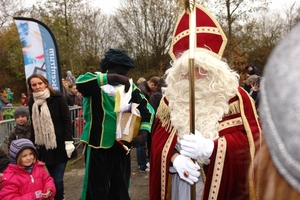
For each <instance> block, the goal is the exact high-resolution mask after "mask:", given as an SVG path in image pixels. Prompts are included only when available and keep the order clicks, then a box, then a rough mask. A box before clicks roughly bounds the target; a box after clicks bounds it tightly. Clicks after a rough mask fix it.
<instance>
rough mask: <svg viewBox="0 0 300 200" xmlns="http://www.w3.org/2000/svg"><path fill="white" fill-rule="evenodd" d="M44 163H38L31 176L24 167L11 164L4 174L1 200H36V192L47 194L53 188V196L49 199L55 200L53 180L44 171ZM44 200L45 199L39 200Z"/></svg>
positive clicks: (0, 192)
mask: <svg viewBox="0 0 300 200" xmlns="http://www.w3.org/2000/svg"><path fill="white" fill-rule="evenodd" d="M44 165H45V164H44V163H42V162H40V161H37V162H36V163H35V164H34V166H33V169H32V173H31V174H30V173H29V172H27V171H26V170H25V169H23V168H22V167H20V166H18V165H15V164H9V165H8V167H7V168H6V169H5V170H4V172H3V177H2V179H1V183H0V184H1V186H2V189H1V190H0V199H1V200H31V199H32V200H36V197H35V192H36V191H38V190H41V191H42V193H45V192H46V191H47V189H48V188H51V191H52V195H51V196H50V197H49V198H47V199H48V200H50V199H53V197H54V196H55V193H56V188H55V185H54V181H53V178H52V177H50V175H49V173H48V172H47V171H46V170H45V169H44ZM39 199H44V198H39Z"/></svg>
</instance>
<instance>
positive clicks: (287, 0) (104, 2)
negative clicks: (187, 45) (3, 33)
mask: <svg viewBox="0 0 300 200" xmlns="http://www.w3.org/2000/svg"><path fill="white" fill-rule="evenodd" d="M93 1H94V5H95V6H99V7H100V8H101V9H102V10H103V11H104V12H105V13H107V14H108V13H111V12H113V11H114V10H115V9H116V8H117V7H118V5H119V3H120V1H121V0H93ZM25 2H26V4H28V5H29V6H30V5H32V4H33V3H34V2H36V0H25ZM196 2H197V0H196ZM293 2H297V0H273V1H272V4H271V5H270V8H272V9H274V10H280V9H281V8H282V7H286V5H287V6H288V7H289V6H290V5H291V4H292V3H293ZM297 4H299V2H297Z"/></svg>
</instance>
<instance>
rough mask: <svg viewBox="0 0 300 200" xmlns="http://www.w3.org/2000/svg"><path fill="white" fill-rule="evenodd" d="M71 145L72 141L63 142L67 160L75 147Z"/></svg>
mask: <svg viewBox="0 0 300 200" xmlns="http://www.w3.org/2000/svg"><path fill="white" fill-rule="evenodd" d="M73 143H74V142H73V141H65V148H66V152H67V156H68V157H69V158H71V155H72V152H73V151H74V149H75V146H74V144H73Z"/></svg>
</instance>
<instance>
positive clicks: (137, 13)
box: [114, 0, 183, 70]
mask: <svg viewBox="0 0 300 200" xmlns="http://www.w3.org/2000/svg"><path fill="white" fill-rule="evenodd" d="M181 11H183V8H182V7H180V6H179V4H178V3H177V2H176V1H174V0H164V1H154V0H152V1H149V0H124V1H122V2H121V6H120V8H119V9H118V10H117V12H116V14H115V15H114V21H115V26H116V27H115V28H116V29H117V30H118V33H119V35H120V38H119V41H121V45H122V46H123V47H124V48H125V49H127V50H128V51H129V52H130V53H132V54H133V56H134V57H135V58H136V65H137V66H138V67H142V68H144V69H146V70H148V69H149V68H153V67H157V66H158V65H159V63H160V62H161V61H162V60H163V59H164V57H166V55H167V51H168V49H169V47H170V43H171V38H172V34H173V30H174V27H175V23H176V21H177V18H178V16H179V13H180V12H181ZM169 59H170V58H169V57H168V60H169Z"/></svg>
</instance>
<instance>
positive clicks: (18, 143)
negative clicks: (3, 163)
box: [9, 138, 38, 164]
mask: <svg viewBox="0 0 300 200" xmlns="http://www.w3.org/2000/svg"><path fill="white" fill-rule="evenodd" d="M24 149H32V150H33V152H34V154H35V156H36V158H37V155H38V153H37V151H36V148H35V146H34V145H33V143H32V142H31V141H30V140H28V139H25V138H21V139H18V140H13V141H12V142H11V144H10V148H9V161H10V162H11V163H13V164H17V158H18V156H19V154H20V153H21V152H22V151H23V150H24Z"/></svg>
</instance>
